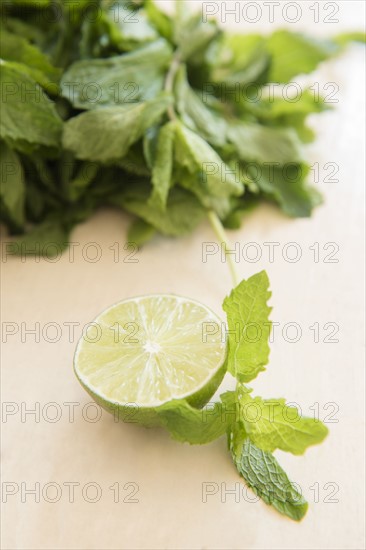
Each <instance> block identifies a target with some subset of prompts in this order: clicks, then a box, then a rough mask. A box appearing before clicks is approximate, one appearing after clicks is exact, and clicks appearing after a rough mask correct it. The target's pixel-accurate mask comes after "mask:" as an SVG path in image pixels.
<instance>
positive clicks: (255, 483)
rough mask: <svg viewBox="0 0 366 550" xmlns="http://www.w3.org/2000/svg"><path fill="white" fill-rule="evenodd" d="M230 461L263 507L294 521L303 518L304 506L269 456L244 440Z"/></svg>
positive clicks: (306, 504) (297, 492)
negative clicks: (262, 503)
mask: <svg viewBox="0 0 366 550" xmlns="http://www.w3.org/2000/svg"><path fill="white" fill-rule="evenodd" d="M233 460H234V463H235V465H236V467H237V469H238V471H239V473H240V475H242V476H243V478H244V479H245V481H246V483H247V484H248V486H249V487H250V488H251V489H253V491H254V492H255V494H256V495H258V496H259V497H260V498H261V499H262V500H264V502H265V503H266V504H270V505H271V506H273V507H274V508H276V510H278V511H279V512H280V513H281V514H284V515H286V516H288V517H289V518H291V519H293V520H295V521H299V520H301V519H302V518H303V517H304V515H305V514H306V511H307V509H308V503H307V502H306V500H305V499H304V497H303V496H302V494H301V493H300V492H299V491H298V489H297V488H296V486H295V484H294V483H291V482H290V480H289V478H288V477H287V475H286V473H285V472H284V470H283V469H282V468H281V466H280V465H279V464H278V462H277V460H276V459H275V457H274V456H273V455H271V454H270V453H267V452H265V451H262V450H261V449H258V447H256V446H255V445H254V443H252V442H251V441H250V439H248V438H246V439H245V441H244V444H243V446H242V449H241V453H240V454H239V455H237V454H236V453H233Z"/></svg>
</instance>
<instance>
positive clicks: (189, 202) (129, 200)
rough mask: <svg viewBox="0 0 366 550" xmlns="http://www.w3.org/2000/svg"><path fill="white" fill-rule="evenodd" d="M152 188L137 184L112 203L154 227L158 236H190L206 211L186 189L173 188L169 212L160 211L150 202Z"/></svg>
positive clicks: (120, 194) (110, 200)
mask: <svg viewBox="0 0 366 550" xmlns="http://www.w3.org/2000/svg"><path fill="white" fill-rule="evenodd" d="M150 195H151V186H150V185H149V184H147V183H146V182H145V183H144V182H141V183H140V184H139V185H137V184H136V183H135V185H134V186H133V187H132V188H129V189H126V190H125V191H123V192H122V193H119V194H118V195H115V196H114V197H111V198H110V199H109V202H110V203H111V204H114V205H115V206H120V207H121V208H124V209H125V210H127V211H128V212H131V213H132V214H135V215H136V216H138V217H140V218H142V219H143V220H145V222H147V223H148V224H150V225H152V226H153V227H155V229H156V230H157V231H159V233H163V234H164V235H169V236H171V237H179V236H181V235H185V234H187V233H190V232H191V231H192V230H193V229H194V228H195V227H196V226H197V225H198V224H199V222H200V221H201V220H202V219H203V217H204V216H205V214H206V213H205V210H204V209H203V208H202V206H201V205H200V203H199V202H198V200H197V199H196V198H195V197H194V195H192V193H189V192H188V191H185V190H184V189H181V188H179V187H173V189H171V190H170V192H169V196H168V201H167V207H166V210H164V211H160V210H157V209H156V207H154V206H152V205H151V204H150V202H149V197H150Z"/></svg>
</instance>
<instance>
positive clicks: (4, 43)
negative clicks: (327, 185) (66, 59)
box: [0, 28, 60, 92]
mask: <svg viewBox="0 0 366 550" xmlns="http://www.w3.org/2000/svg"><path fill="white" fill-rule="evenodd" d="M0 51H1V58H2V59H4V60H6V61H8V62H11V63H10V64H9V66H11V67H13V68H14V69H16V70H18V71H19V72H21V73H25V74H27V75H28V76H29V77H31V78H33V80H35V81H36V82H38V84H40V85H41V86H43V87H45V88H46V89H47V88H48V87H49V88H50V89H52V88H51V87H50V84H52V83H55V82H56V81H57V80H58V77H59V75H60V71H59V69H56V68H55V67H53V66H52V64H51V63H50V61H49V59H48V57H47V56H46V55H44V54H43V53H42V52H41V51H40V50H39V49H38V48H37V47H36V46H34V45H33V44H31V43H30V42H29V41H28V40H26V39H25V38H23V37H22V36H17V35H16V34H13V33H10V32H8V31H7V30H6V29H3V28H2V29H1V35H0ZM56 90H57V88H56V87H55V86H54V87H53V91H54V92H55V91H56Z"/></svg>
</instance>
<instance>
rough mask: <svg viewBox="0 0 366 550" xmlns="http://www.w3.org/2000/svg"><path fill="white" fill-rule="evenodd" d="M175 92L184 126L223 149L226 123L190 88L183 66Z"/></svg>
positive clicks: (176, 81) (178, 75)
mask: <svg viewBox="0 0 366 550" xmlns="http://www.w3.org/2000/svg"><path fill="white" fill-rule="evenodd" d="M174 91H175V96H176V103H177V110H178V113H179V115H180V117H181V119H182V121H183V122H184V124H185V125H186V126H187V127H188V128H190V129H191V130H193V131H194V132H196V133H197V134H199V135H200V136H201V137H202V138H204V139H206V140H207V141H208V142H209V143H211V144H212V145H214V146H217V147H222V146H223V145H224V144H225V143H226V128H227V124H226V121H225V120H224V119H223V118H222V117H221V116H220V115H219V114H218V113H215V112H214V111H213V110H212V109H210V108H209V107H207V106H206V105H205V104H204V103H203V101H202V99H201V97H202V94H199V93H198V92H197V91H195V90H193V89H192V88H191V87H190V86H189V84H188V81H187V70H186V67H185V66H183V65H182V67H181V68H180V70H179V72H178V74H177V76H176V79H175V87H174ZM200 95H201V97H200Z"/></svg>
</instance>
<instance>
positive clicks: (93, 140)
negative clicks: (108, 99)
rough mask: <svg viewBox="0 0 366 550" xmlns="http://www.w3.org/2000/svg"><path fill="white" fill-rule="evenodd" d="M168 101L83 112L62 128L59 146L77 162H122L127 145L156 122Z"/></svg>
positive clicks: (129, 145)
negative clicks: (70, 152)
mask: <svg viewBox="0 0 366 550" xmlns="http://www.w3.org/2000/svg"><path fill="white" fill-rule="evenodd" d="M170 103H171V98H170V97H169V96H166V95H162V96H160V97H157V98H156V99H152V100H150V101H146V102H144V103H134V104H131V105H119V106H117V107H104V108H102V109H95V110H92V111H87V112H85V113H82V114H81V115H78V116H76V117H74V118H72V119H70V120H69V121H68V122H66V124H65V128H64V135H63V145H64V147H65V148H66V149H69V150H70V151H72V152H73V153H74V154H75V156H76V157H77V158H80V159H84V160H93V161H99V162H104V163H106V162H112V161H117V160H119V159H122V158H123V157H124V156H125V155H126V153H127V151H128V150H129V148H130V147H131V145H132V144H133V143H135V142H136V141H137V140H138V139H140V138H141V137H142V136H143V134H144V132H146V130H147V129H148V128H149V127H150V126H151V125H152V124H155V123H156V122H158V121H159V120H160V119H161V118H162V116H163V114H164V112H165V111H166V109H167V107H168V105H169V104H170Z"/></svg>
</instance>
